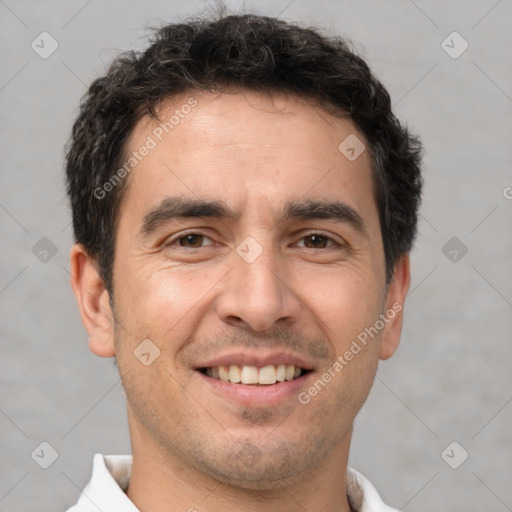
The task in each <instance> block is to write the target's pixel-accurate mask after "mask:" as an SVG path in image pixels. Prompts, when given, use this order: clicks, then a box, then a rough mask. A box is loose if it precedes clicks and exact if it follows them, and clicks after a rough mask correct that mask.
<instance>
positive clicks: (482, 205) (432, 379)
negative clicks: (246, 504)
mask: <svg viewBox="0 0 512 512" xmlns="http://www.w3.org/2000/svg"><path fill="white" fill-rule="evenodd" d="M206 5H207V4H205V3H204V2H203V1H191V0H186V1H181V0H172V1H166V2H165V1H156V0H145V1H143V2H136V1H121V0H118V1H109V2H100V1H99V0H92V1H89V2H88V1H86V0H73V1H64V0H61V1H46V2H41V1H28V0H25V1H17V2H15V1H14V0H0V41H1V46H2V63H1V66H0V72H1V75H0V105H1V109H2V110H1V111H2V115H1V117H0V128H1V137H0V155H1V159H0V166H1V178H0V179H1V181H0V220H1V236H2V251H1V254H2V265H1V270H0V307H1V311H2V321H1V324H0V329H1V359H0V378H1V379H2V386H1V400H0V409H1V410H0V432H1V441H0V442H1V444H0V449H1V455H0V457H1V458H0V460H1V464H0V510H1V511H3V512H7V511H23V512H25V511H41V510H63V509H65V508H66V507H67V506H69V505H71V504H72V503H73V502H75V501H76V499H77V497H78V494H79V488H81V487H83V485H84V484H85V483H86V481H87V480H88V478H89V474H90V469H91V462H92V456H93V454H94V453H95V452H103V453H127V452H129V440H128V435H127V428H126V417H125V409H124V398H123V392H122V389H121V386H120V382H119V377H118V374H117V370H116V368H115V366H114V364H113V361H112V360H104V359H100V358H97V357H95V356H93V355H92V354H91V353H90V352H89V351H88V347H87V336H86V333H85V330H84V329H83V327H82V325H81V322H80V319H79V315H78V311H77V308H76V305H75V301H74V297H73V295H72V292H71V288H70V286H69V274H68V269H69V263H68V251H69V248H70V245H71V243H72V233H71V229H70V215H69V211H68V207H67V202H66V198H65V190H64V181H63V169H62V160H63V146H64V143H65V142H66V140H67V138H68V135H69V132H70V128H71V124H72V122H73V119H74V116H75V114H76V108H77V105H78V102H79V98H80V97H81V95H82V94H83V93H84V91H85V88H86V85H87V84H89V83H90V81H91V80H92V79H93V78H94V77H96V76H97V75H98V74H100V73H103V72H104V70H105V66H106V65H107V64H108V63H109V61H110V60H111V58H112V57H113V56H114V55H116V54H117V52H118V51H119V50H125V49H129V48H133V47H135V48H142V47H143V46H144V45H145V40H144V38H143V36H144V35H145V34H147V33H148V30H147V27H149V26H155V25H160V24H161V23H162V21H163V20H166V21H175V20H179V19H183V18H185V17H186V16H189V15H193V14H196V13H198V12H200V11H202V10H203V9H204V7H205V6H206ZM227 5H228V7H230V8H231V9H232V10H233V11H234V12H238V11H240V10H244V9H245V10H252V11H255V12H257V13H260V14H266V15H279V14H280V15H281V16H283V17H285V18H287V19H290V20H299V21H303V22H305V23H306V24H310V25H320V26H323V27H325V30H326V31H327V32H328V33H332V34H334V33H338V34H341V35H344V36H348V37H349V38H351V39H353V40H354V41H355V42H356V43H357V47H358V49H359V50H360V52H361V53H362V55H363V56H364V57H366V58H367V60H368V61H369V63H370V64H371V66H372V67H373V68H374V70H375V72H376V73H377V75H378V76H380V77H381V79H382V80H383V82H384V83H385V84H386V85H387V87H388V88H389V91H390V93H391V96H392V99H393V103H394V104H395V109H396V112H397V114H398V115H399V116H400V117H401V118H402V119H403V120H404V121H406V122H407V123H408V124H409V126H410V127H411V128H412V129H413V130H414V131H416V132H417V133H419V134H420V135H421V136H422V139H423V142H424V144H425V147H426V154H425V168H424V175H425V196H424V203H423V206H422V216H421V222H420V234H419V238H418V243H417V246H416V248H415V250H414V252H413V253H412V275H413V279H412V286H411V292H410V294H409V298H408V303H407V305H406V323H405V328H404V333H403V339H402V345H401V347H400V349H399V350H398V352H397V354H396V355H395V357H394V358H393V359H391V360H390V361H387V362H384V363H382V364H381V366H380V370H379V373H378V377H377V379H376V382H375V385H374V388H373V391H372V394H371V396H370V398H369V400H368V403H367V404H366V405H365V407H364V408H363V410H362V412H361V414H360V416H359V418H358V420H357V422H356V433H355V437H354V443H353V449H352V454H351V465H352V466H354V467H356V468H357V469H359V470H361V471H362V472H363V473H364V474H365V475H367V476H368V477H369V478H370V480H372V482H373V483H374V484H375V485H376V487H377V489H378V490H379V491H380V493H381V494H382V496H383V498H384V500H385V501H386V502H388V503H389V504H391V505H393V506H395V507H397V508H399V509H403V510H407V511H413V510H414V511H418V512H421V511H432V510H465V511H476V510H492V511H496V512H501V511H506V510H512V486H511V485H510V484H511V482H512V462H511V461H512V444H511V430H512V429H511V427H510V426H511V424H512V403H511V401H512V372H511V371H510V368H511V360H512V343H511V335H510V332H511V328H512V321H511V317H512V315H511V313H512V277H511V274H512V273H511V262H512V259H511V257H510V254H511V253H512V237H511V232H512V230H511V228H512V226H511V222H512V200H510V199H507V196H508V197H509V198H510V197H512V189H510V188H507V187H512V172H511V161H512V149H511V147H512V144H511V134H512V99H511V98H512V82H511V75H512V70H511V64H510V63H511V62H512V30H511V22H512V2H511V1H510V0H502V1H496V0H488V1H487V0H481V1H448V2H441V1H439V2H426V1H421V0H416V1H415V2H412V1H405V0H403V1H398V0H394V1H387V2H378V1H358V2H356V1H345V0H343V1H339V0H338V1H324V0H322V1H316V2H310V1H308V0H294V1H290V0H274V1H273V2H270V1H253V2H252V3H245V4H242V3H241V2H235V1H232V2H227ZM43 31H47V32H49V33H50V34H51V36H52V37H53V38H54V39H55V40H56V41H57V42H58V45H59V47H58V49H57V50H56V51H55V53H53V54H52V55H51V56H50V57H48V58H47V59H43V58H41V57H40V56H39V55H38V54H37V53H36V52H35V51H34V50H33V49H32V48H31V42H32V41H33V40H34V39H36V38H37V36H38V35H39V34H40V33H41V32H43ZM453 31H457V32H458V33H460V35H461V36H462V37H463V38H464V40H466V41H467V43H468V44H469V47H468V49H467V50H466V51H465V52H464V53H463V54H462V55H460V56H459V57H458V58H456V59H455V58H452V57H451V56H450V55H448V54H447V53H446V51H445V50H444V49H443V46H442V41H443V40H445V39H446V37H447V36H448V35H449V34H451V33H452V32H453ZM38 40H39V41H40V39H36V42H37V41H38ZM461 43H462V41H461V40H458V39H457V38H455V39H453V37H451V38H449V39H448V40H447V41H446V43H444V47H445V48H446V45H448V46H451V47H452V48H451V49H449V48H446V49H449V51H451V52H452V53H453V52H456V53H458V52H459V51H460V49H461V48H462V46H461ZM46 48H48V46H46ZM43 237H47V238H48V239H50V240H51V242H52V243H53V244H54V245H55V249H56V250H57V253H56V254H55V255H53V256H52V253H51V251H50V252H48V253H47V254H45V253H44V252H43V253H41V251H44V250H48V246H45V245H44V244H45V243H46V244H48V242H44V241H43V242H39V240H40V239H41V238H43ZM452 237H457V239H458V240H459V241H458V242H456V244H458V245H459V246H458V247H457V246H456V245H453V246H452V245H448V247H447V248H445V249H444V252H443V247H445V244H447V242H448V241H449V240H450V239H451V238H452ZM38 242H39V244H40V245H36V244H37V243H38ZM453 243H454V242H452V244H453ZM41 244H42V245H41ZM461 244H464V247H467V250H468V252H467V254H465V255H463V251H461V248H462V249H463V246H462V245H461ZM34 246H36V248H35V249H33V248H34ZM453 250H455V251H457V252H456V253H454V252H453ZM450 251H451V254H450ZM34 253H35V254H34ZM445 253H446V255H445ZM45 256H46V259H47V261H44V257H45ZM455 257H456V261H451V260H453V259H454V258H455ZM41 258H42V259H43V261H41ZM43 441H46V442H48V443H50V444H51V445H52V446H53V447H54V448H55V450H57V452H58V455H59V457H58V459H57V460H56V461H55V462H54V463H53V464H52V465H51V466H50V467H49V468H48V469H46V470H44V469H42V468H41V467H39V465H38V464H37V463H36V462H35V461H34V460H33V459H32V457H31V453H32V452H33V451H34V450H35V449H36V447H38V446H39V444H40V443H41V442H43ZM453 441H456V442H457V443H458V445H455V447H453V446H452V448H450V449H448V450H447V451H445V452H444V453H445V460H447V461H449V462H450V463H451V464H452V465H454V466H455V465H457V464H459V463H460V462H461V461H462V459H463V455H464V453H465V452H464V451H463V450H465V451H467V452H468V453H469V458H468V459H467V460H466V461H465V462H464V463H463V464H462V465H460V466H459V467H458V469H452V468H451V467H450V466H449V465H448V464H447V462H445V460H443V457H442V455H441V454H442V452H443V451H444V450H445V448H446V447H447V446H448V445H449V444H450V443H452V442H453ZM36 453H40V450H39V451H38V450H36ZM46 454H48V450H47V451H46ZM45 457H48V455H45ZM34 458H35V459H37V457H35V456H34ZM40 460H41V459H40ZM205 508H207V504H205ZM105 512H106V511H105Z"/></svg>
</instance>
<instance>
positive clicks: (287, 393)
mask: <svg viewBox="0 0 512 512" xmlns="http://www.w3.org/2000/svg"><path fill="white" fill-rule="evenodd" d="M195 373H196V374H197V375H198V376H199V377H200V378H201V379H202V381H203V382H204V383H205V384H206V385H207V386H209V388H210V389H211V390H212V392H213V393H215V394H217V395H220V396H221V397H223V398H228V399H231V400H233V401H235V402H238V403H240V404H242V405H254V406H256V405H260V406H261V405H263V406H269V405H274V404H278V403H280V402H283V401H284V400H289V399H291V398H295V399H296V400H297V401H298V395H299V393H300V392H301V390H302V389H304V388H305V387H306V385H307V383H308V381H309V379H310V378H311V376H312V375H313V372H308V373H306V374H305V375H302V376H301V377H299V378H297V379H293V380H285V381H283V382H276V383H275V384H269V385H247V384H233V383H232V382H225V381H223V380H219V379H214V378H212V377H208V376H206V375H204V374H203V373H201V372H200V371H196V372H195Z"/></svg>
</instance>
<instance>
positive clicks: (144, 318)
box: [116, 265, 218, 348]
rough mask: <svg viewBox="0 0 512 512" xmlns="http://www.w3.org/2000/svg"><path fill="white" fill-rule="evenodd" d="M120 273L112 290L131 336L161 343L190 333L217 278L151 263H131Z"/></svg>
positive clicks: (161, 344)
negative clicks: (121, 280) (117, 284)
mask: <svg viewBox="0 0 512 512" xmlns="http://www.w3.org/2000/svg"><path fill="white" fill-rule="evenodd" d="M124 275H126V276H127V278H126V279H125V282H124V283H122V284H120V285H119V287H118V290H119V292H118V293H116V306H117V308H116V309H117V310H118V313H119V319H120V321H123V322H125V323H126V325H127V330H128V331H130V334H131V335H132V336H136V337H137V338H141V337H142V339H144V338H149V339H151V340H153V341H154V342H155V343H156V344H157V345H158V346H161V347H164V346H166V347H168V345H169V340H172V339H174V340H177V339H178V340H182V339H185V338H186V337H188V336H190V335H191V334H192V333H193V329H194V327H195V326H197V325H198V316H201V315H204V314H205V307H207V306H208V291H209V290H210V289H211V288H213V286H214V284H215V282H216V281H218V279H215V276H213V277H212V276H211V275H209V274H208V273H204V272H201V276H200V278H199V277H198V274H197V273H192V272H190V271H187V272H185V271H183V270H181V269H178V268H161V267H160V268H156V267H154V266H153V265H144V266H140V267H139V268H135V267H134V268H132V269H131V271H130V272H126V273H125V274H124ZM210 281H211V282H210ZM117 297H118V300H117ZM176 348H178V347H176Z"/></svg>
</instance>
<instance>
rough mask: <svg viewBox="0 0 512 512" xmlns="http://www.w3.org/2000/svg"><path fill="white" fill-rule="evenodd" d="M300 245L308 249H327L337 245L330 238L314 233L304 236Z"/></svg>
mask: <svg viewBox="0 0 512 512" xmlns="http://www.w3.org/2000/svg"><path fill="white" fill-rule="evenodd" d="M301 242H302V243H301ZM298 245H299V246H300V247H306V248H308V249H325V248H326V247H330V246H332V245H336V243H335V242H334V240H333V239H332V238H330V237H328V236H325V235H319V234H316V233H312V234H310V235H307V236H303V237H302V238H301V239H300V242H299V244H298Z"/></svg>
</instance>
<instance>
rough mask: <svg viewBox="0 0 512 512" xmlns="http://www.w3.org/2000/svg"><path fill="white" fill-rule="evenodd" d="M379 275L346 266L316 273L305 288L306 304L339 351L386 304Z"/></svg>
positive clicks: (376, 316)
mask: <svg viewBox="0 0 512 512" xmlns="http://www.w3.org/2000/svg"><path fill="white" fill-rule="evenodd" d="M375 283H376V278H375V277H373V276H371V275H367V274H363V273H358V272H352V271H349V270H347V269H343V268H341V269H339V271H337V272H331V273H329V274H326V275H324V276H321V275H316V276H315V279H314V280H311V284H310V285H309V286H307V287H305V288H303V292H302V294H303V297H304V304H306V305H307V307H308V308H309V310H310V311H311V312H312V314H313V315H314V316H315V317H317V319H319V322H318V323H319V325H323V326H324V328H325V335H326V336H327V337H328V338H329V339H331V340H332V342H333V346H334V349H335V350H336V352H337V353H339V352H340V351H343V350H344V348H345V347H346V344H347V343H349V342H350V341H351V340H353V339H356V338H357V336H358V335H359V334H360V333H361V332H363V331H364V330H365V329H366V328H368V327H370V326H372V325H373V324H374V323H375V321H376V320H377V319H378V317H379V314H380V313H381V309H382V305H383V298H382V297H383V293H382V290H381V287H378V288H377V287H376V286H375Z"/></svg>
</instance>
